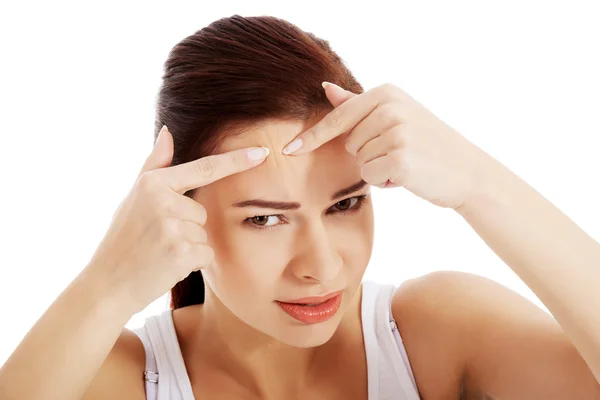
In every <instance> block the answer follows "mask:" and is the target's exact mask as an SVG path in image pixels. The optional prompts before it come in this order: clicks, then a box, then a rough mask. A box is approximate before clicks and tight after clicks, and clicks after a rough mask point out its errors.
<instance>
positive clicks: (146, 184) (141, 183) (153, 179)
mask: <svg viewBox="0 0 600 400" xmlns="http://www.w3.org/2000/svg"><path fill="white" fill-rule="evenodd" d="M160 184H161V179H160V176H158V174H157V173H156V172H155V171H148V172H144V173H143V174H142V175H140V177H139V178H138V181H137V185H138V187H139V188H140V189H141V190H142V191H144V192H151V191H153V190H155V189H156V188H157V187H158V186H159V185H160Z"/></svg>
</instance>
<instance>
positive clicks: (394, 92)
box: [379, 82, 400, 98]
mask: <svg viewBox="0 0 600 400" xmlns="http://www.w3.org/2000/svg"><path fill="white" fill-rule="evenodd" d="M379 90H380V91H381V93H382V94H383V95H384V97H386V98H398V97H400V89H399V88H398V87H397V86H396V85H394V84H393V83H389V82H388V83H384V84H383V85H381V86H379Z"/></svg>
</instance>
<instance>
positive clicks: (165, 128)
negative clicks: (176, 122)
mask: <svg viewBox="0 0 600 400" xmlns="http://www.w3.org/2000/svg"><path fill="white" fill-rule="evenodd" d="M166 130H167V126H166V125H163V126H162V128H160V132H158V136H157V137H156V142H154V146H156V144H157V143H158V142H159V141H160V137H161V136H162V134H163V132H164V131H166Z"/></svg>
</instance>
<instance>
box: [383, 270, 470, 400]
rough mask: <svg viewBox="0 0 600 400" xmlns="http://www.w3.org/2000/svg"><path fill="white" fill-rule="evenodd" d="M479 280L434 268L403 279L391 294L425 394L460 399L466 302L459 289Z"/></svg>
mask: <svg viewBox="0 0 600 400" xmlns="http://www.w3.org/2000/svg"><path fill="white" fill-rule="evenodd" d="M476 279H477V278H475V277H471V276H468V277H467V276H465V275H464V274H461V273H456V272H450V271H440V272H434V273H430V274H427V275H424V276H421V277H419V278H415V279H410V280H407V281H405V282H403V283H402V284H401V285H400V286H399V287H398V288H397V289H396V291H395V293H394V295H393V298H392V313H393V315H394V319H395V320H396V323H397V325H398V329H399V331H400V335H401V336H402V341H403V343H404V346H405V348H406V353H407V355H408V358H409V361H410V364H411V368H412V370H413V373H414V375H415V380H416V382H417V386H418V389H419V393H420V396H421V398H431V399H445V398H458V394H459V393H460V392H461V388H462V382H463V372H464V360H463V355H464V350H463V345H464V344H463V342H464V336H463V332H462V331H463V329H464V321H462V320H463V319H464V313H463V311H461V309H462V308H463V307H464V305H463V304H460V303H463V300H461V297H462V295H460V293H461V292H463V291H464V290H465V288H466V287H470V286H471V285H473V284H474V282H473V281H474V280H476ZM457 295H458V297H457ZM449 394H450V395H449Z"/></svg>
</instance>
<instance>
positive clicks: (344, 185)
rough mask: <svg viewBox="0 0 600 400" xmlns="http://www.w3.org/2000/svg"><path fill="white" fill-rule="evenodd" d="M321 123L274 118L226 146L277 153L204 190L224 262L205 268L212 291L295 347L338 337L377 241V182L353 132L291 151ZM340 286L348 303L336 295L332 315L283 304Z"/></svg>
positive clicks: (211, 236)
mask: <svg viewBox="0 0 600 400" xmlns="http://www.w3.org/2000/svg"><path fill="white" fill-rule="evenodd" d="M317 121H318V119H315V120H314V121H310V122H308V123H302V122H290V121H270V122H268V123H264V124H261V125H260V126H255V127H253V128H252V129H250V130H248V131H247V132H245V133H243V134H241V135H239V136H236V137H233V138H230V139H227V140H226V141H225V142H224V143H223V145H222V146H221V148H220V152H226V151H230V150H235V149H239V148H244V147H251V146H265V147H268V148H269V149H270V150H271V153H270V155H269V156H268V157H267V159H266V161H265V162H264V163H263V164H261V165H259V166H258V167H255V168H253V169H250V170H248V171H244V172H242V173H239V174H235V175H232V176H229V177H227V178H225V179H222V180H220V181H217V182H215V183H213V184H211V185H208V186H206V187H203V188H201V189H199V190H198V191H197V192H196V194H195V195H194V199H195V200H196V201H198V202H199V203H200V204H202V205H203V206H204V207H205V208H206V211H207V215H208V219H207V222H206V225H205V228H206V231H207V234H208V242H209V245H210V246H211V247H212V248H213V249H214V251H215V261H216V262H215V265H214V266H212V267H210V268H207V269H204V270H203V271H202V272H203V275H204V278H205V282H206V284H207V286H208V290H210V291H211V292H212V293H213V294H214V295H215V296H216V297H217V298H218V300H219V301H220V302H221V303H222V304H223V305H225V306H226V307H227V308H228V309H229V310H230V311H231V312H232V313H233V314H234V315H235V316H237V317H238V318H239V319H241V320H242V321H244V322H245V323H246V324H248V325H250V326H251V327H253V328H255V329H256V330H258V331H260V332H263V333H264V334H266V335H269V336H271V337H273V338H275V339H278V340H279V341H281V342H283V343H286V344H288V345H291V346H295V347H311V346H317V345H320V344H323V343H325V342H326V341H327V340H329V339H330V338H331V336H332V335H333V333H334V331H335V330H336V328H337V326H338V324H339V323H340V321H341V318H342V316H343V314H344V312H345V311H346V310H347V308H348V306H349V305H350V302H351V300H352V298H353V297H354V295H355V294H356V292H357V289H358V287H359V285H360V282H361V280H362V276H363V273H364V270H365V268H366V266H367V263H368V261H369V258H370V256H371V250H372V245H373V208H372V205H371V198H370V196H366V197H365V195H367V194H369V191H370V187H369V186H368V185H361V182H362V179H361V176H360V168H359V167H358V166H357V163H356V160H355V158H354V157H353V156H351V155H350V154H349V153H348V152H347V151H346V150H345V148H344V138H345V135H342V136H340V137H338V138H336V139H334V140H332V141H330V142H328V143H326V144H325V145H323V146H322V147H320V148H319V149H317V150H315V151H313V152H312V153H309V154H306V155H300V156H286V155H283V154H282V149H283V147H284V146H285V145H286V144H287V143H289V142H290V141H291V140H292V139H294V138H295V137H296V136H297V135H298V134H299V133H301V132H303V131H304V130H306V129H308V128H309V127H310V126H312V125H313V124H314V123H316V122H317ZM362 183H363V184H364V182H362ZM348 188H350V189H349V190H347V191H345V193H340V191H343V190H344V189H348ZM336 193H337V194H336ZM268 203H273V204H268ZM340 290H341V291H342V294H341V303H339V304H340V306H339V309H337V311H336V312H335V313H332V312H331V307H335V299H334V301H333V303H334V304H333V305H330V307H328V311H329V312H327V311H324V312H321V313H320V314H319V312H317V313H316V314H319V315H321V317H322V318H319V317H318V316H315V315H314V314H315V312H313V311H315V310H316V309H313V310H311V309H309V307H310V306H297V307H291V308H293V310H299V311H298V313H294V311H293V310H292V312H291V314H290V313H289V312H286V311H285V309H286V307H285V305H284V306H283V307H282V306H281V305H280V303H279V301H282V302H291V301H293V300H297V299H301V298H304V297H309V296H321V295H323V294H327V293H331V292H334V291H340ZM211 295H212V294H211ZM329 303H331V301H330V302H329ZM321 308H322V307H321ZM321 308H319V310H316V311H323V310H321ZM288 309H290V308H289V307H288ZM334 309H335V308H334ZM292 315H296V316H295V317H294V316H292ZM311 315H312V316H311ZM323 319H325V320H323Z"/></svg>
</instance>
